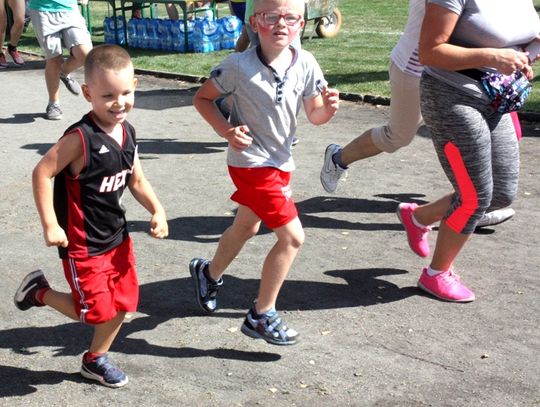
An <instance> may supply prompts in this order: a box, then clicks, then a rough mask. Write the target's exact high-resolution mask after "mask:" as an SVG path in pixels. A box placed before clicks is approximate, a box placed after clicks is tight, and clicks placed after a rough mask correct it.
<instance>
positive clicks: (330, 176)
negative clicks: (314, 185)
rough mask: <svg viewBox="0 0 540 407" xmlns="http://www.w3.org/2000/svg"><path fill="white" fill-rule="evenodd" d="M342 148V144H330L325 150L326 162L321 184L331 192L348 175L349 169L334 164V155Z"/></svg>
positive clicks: (322, 171) (322, 170)
mask: <svg viewBox="0 0 540 407" xmlns="http://www.w3.org/2000/svg"><path fill="white" fill-rule="evenodd" d="M339 150H341V146H338V145H337V144H330V145H329V146H328V147H326V151H325V152H324V164H323V167H322V169H321V184H322V186H323V188H324V190H325V191H326V192H328V193H330V194H332V193H334V192H335V191H336V189H337V184H338V181H339V180H340V179H341V178H346V177H347V170H346V169H344V168H341V167H340V166H339V165H336V164H334V161H333V160H332V156H333V155H334V154H335V153H337V152H338V151H339Z"/></svg>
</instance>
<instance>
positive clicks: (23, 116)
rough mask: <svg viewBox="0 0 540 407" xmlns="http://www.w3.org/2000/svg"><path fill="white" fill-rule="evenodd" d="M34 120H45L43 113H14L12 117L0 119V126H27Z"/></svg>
mask: <svg viewBox="0 0 540 407" xmlns="http://www.w3.org/2000/svg"><path fill="white" fill-rule="evenodd" d="M36 119H45V112H41V113H15V114H14V115H13V116H12V117H7V118H3V117H0V124H28V123H33V122H35V121H36Z"/></svg>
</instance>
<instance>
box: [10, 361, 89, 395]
mask: <svg viewBox="0 0 540 407" xmlns="http://www.w3.org/2000/svg"><path fill="white" fill-rule="evenodd" d="M0 377H2V386H0V397H16V396H25V395H27V394H32V393H35V392H36V391H37V390H38V389H37V387H36V386H39V385H42V384H46V385H52V384H59V383H62V382H64V381H71V382H75V383H81V382H83V381H84V379H83V378H82V377H81V376H80V375H79V374H78V373H64V372H55V371H54V370H42V371H35V370H29V369H23V368H19V367H12V366H5V365H0Z"/></svg>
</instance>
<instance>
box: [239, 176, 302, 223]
mask: <svg viewBox="0 0 540 407" xmlns="http://www.w3.org/2000/svg"><path fill="white" fill-rule="evenodd" d="M229 174H230V175H231V178H232V181H233V182H234V185H235V186H236V188H237V190H236V192H235V193H234V194H232V196H231V199H232V200H233V201H235V202H238V203H239V204H240V205H244V206H247V207H248V208H249V209H251V210H252V211H253V212H255V214H256V215H257V216H258V217H259V218H261V220H262V221H263V222H264V223H265V224H266V226H267V227H268V228H270V229H277V228H279V227H281V226H284V225H286V224H287V223H289V222H290V221H292V220H293V219H294V218H296V217H297V216H298V211H297V210H296V205H295V204H294V201H293V199H292V190H291V186H290V181H291V173H290V172H285V171H281V170H279V169H277V168H273V167H260V168H239V167H231V166H229Z"/></svg>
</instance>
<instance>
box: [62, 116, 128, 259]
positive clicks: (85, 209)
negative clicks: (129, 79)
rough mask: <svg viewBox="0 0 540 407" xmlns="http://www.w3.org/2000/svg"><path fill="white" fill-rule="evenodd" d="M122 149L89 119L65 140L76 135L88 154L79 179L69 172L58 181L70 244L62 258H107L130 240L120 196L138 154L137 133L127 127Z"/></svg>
mask: <svg viewBox="0 0 540 407" xmlns="http://www.w3.org/2000/svg"><path fill="white" fill-rule="evenodd" d="M122 127H123V137H122V144H121V145H119V144H118V143H117V142H116V141H115V140H114V139H113V138H112V137H110V136H109V135H107V134H106V133H104V132H103V130H101V129H100V128H99V126H98V125H97V124H96V123H94V121H93V120H92V118H91V114H86V115H85V116H83V118H82V119H81V120H80V121H79V122H78V123H75V124H74V125H72V126H70V127H69V128H68V129H67V130H66V132H65V133H64V135H66V134H68V133H73V132H77V133H78V134H79V136H80V138H81V142H82V144H83V149H84V164H83V168H82V170H81V172H80V174H78V175H76V176H72V175H70V174H69V172H68V170H67V169H64V170H63V171H61V172H60V173H58V174H57V175H56V177H55V179H54V210H55V212H56V217H57V219H58V222H59V224H60V226H61V227H62V228H63V229H64V230H65V232H66V234H67V238H68V240H69V245H68V247H67V248H59V254H60V257H61V258H68V257H69V258H79V259H80V258H87V257H91V256H96V255H99V254H102V253H105V252H107V251H109V250H111V249H113V248H115V247H117V246H118V245H120V244H121V243H122V242H123V241H124V240H125V239H126V238H127V237H128V230H127V223H126V217H125V209H124V206H123V205H122V195H123V193H124V190H125V188H126V187H127V185H128V182H129V179H130V177H131V173H132V171H133V164H134V160H135V155H136V152H137V144H136V138H135V129H134V128H133V126H131V125H130V124H129V123H128V122H124V123H123V125H122Z"/></svg>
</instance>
